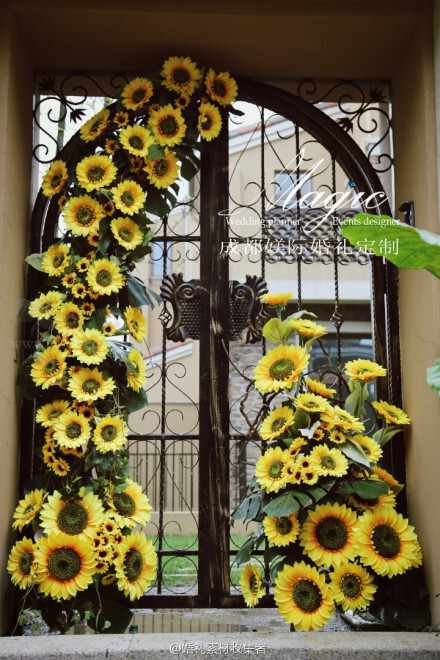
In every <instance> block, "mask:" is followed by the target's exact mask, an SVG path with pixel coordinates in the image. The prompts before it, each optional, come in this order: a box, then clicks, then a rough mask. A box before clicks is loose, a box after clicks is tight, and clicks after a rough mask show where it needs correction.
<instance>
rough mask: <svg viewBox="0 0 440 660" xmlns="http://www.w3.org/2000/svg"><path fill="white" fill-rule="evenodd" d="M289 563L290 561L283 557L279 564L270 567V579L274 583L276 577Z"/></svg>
mask: <svg viewBox="0 0 440 660" xmlns="http://www.w3.org/2000/svg"><path fill="white" fill-rule="evenodd" d="M287 563H288V560H287V558H286V557H281V559H280V560H279V561H277V562H274V563H273V564H272V566H271V567H270V571H269V575H270V579H271V581H272V582H274V581H275V580H276V577H277V575H278V573H279V572H280V571H281V570H282V569H283V568H284V566H285V565H286V564H287Z"/></svg>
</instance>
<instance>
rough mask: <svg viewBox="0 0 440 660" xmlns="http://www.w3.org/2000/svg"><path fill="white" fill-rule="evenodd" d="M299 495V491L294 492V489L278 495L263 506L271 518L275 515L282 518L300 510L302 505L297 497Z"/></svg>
mask: <svg viewBox="0 0 440 660" xmlns="http://www.w3.org/2000/svg"><path fill="white" fill-rule="evenodd" d="M297 495H298V493H293V492H292V491H290V492H288V493H284V494H283V495H278V497H275V498H274V499H273V500H271V501H270V502H269V503H268V504H266V505H265V506H264V507H263V511H264V512H265V513H267V515H268V516H270V517H271V518H273V517H274V516H277V517H278V518H280V517H281V516H288V515H289V514H290V513H295V512H296V511H299V506H300V505H299V502H298V500H297V499H296V497H297ZM310 501H311V500H310Z"/></svg>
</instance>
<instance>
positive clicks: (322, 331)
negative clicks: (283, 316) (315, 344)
mask: <svg viewBox="0 0 440 660" xmlns="http://www.w3.org/2000/svg"><path fill="white" fill-rule="evenodd" d="M288 323H289V325H290V327H291V328H293V329H294V330H295V332H296V333H297V334H298V335H300V337H306V339H318V337H322V336H323V335H326V334H327V329H326V328H325V326H323V325H318V324H317V323H315V322H314V321H308V320H307V319H289V320H288Z"/></svg>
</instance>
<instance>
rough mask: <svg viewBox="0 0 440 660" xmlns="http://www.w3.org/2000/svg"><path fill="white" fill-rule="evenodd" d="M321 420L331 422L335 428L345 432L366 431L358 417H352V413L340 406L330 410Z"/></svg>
mask: <svg viewBox="0 0 440 660" xmlns="http://www.w3.org/2000/svg"><path fill="white" fill-rule="evenodd" d="M321 419H322V421H323V422H329V423H330V424H332V425H333V426H336V427H338V428H340V429H343V430H348V431H358V432H360V433H361V432H362V431H363V430H364V425H363V424H362V422H361V421H360V420H359V419H358V418H357V417H353V415H350V413H348V412H347V411H346V410H343V408H340V407H339V406H333V408H329V409H328V410H327V411H326V412H325V413H323V414H322V415H321ZM333 442H334V441H333Z"/></svg>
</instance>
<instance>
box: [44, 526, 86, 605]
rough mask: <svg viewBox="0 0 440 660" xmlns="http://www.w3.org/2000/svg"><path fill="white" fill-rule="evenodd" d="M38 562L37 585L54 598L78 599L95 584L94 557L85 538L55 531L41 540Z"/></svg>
mask: <svg viewBox="0 0 440 660" xmlns="http://www.w3.org/2000/svg"><path fill="white" fill-rule="evenodd" d="M35 559H36V562H37V573H36V577H35V582H36V583H37V584H39V589H40V591H41V592H42V593H44V594H46V595H47V596H51V597H52V598H54V599H58V598H64V599H67V598H70V597H71V596H76V593H77V592H78V591H83V590H84V589H87V587H88V586H89V584H92V582H93V573H94V557H93V552H92V549H91V547H90V542H89V541H87V540H85V539H82V538H78V537H75V536H69V535H68V534H60V533H57V532H53V533H52V534H49V536H48V537H47V538H46V537H44V536H43V537H41V538H40V540H39V541H38V546H37V548H36V550H35Z"/></svg>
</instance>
